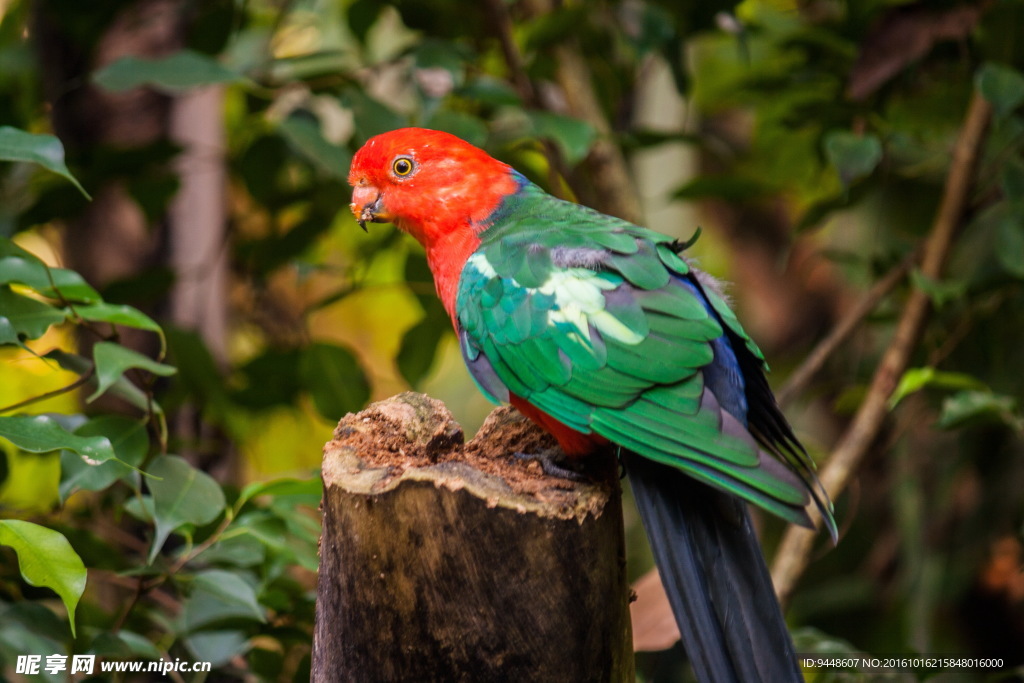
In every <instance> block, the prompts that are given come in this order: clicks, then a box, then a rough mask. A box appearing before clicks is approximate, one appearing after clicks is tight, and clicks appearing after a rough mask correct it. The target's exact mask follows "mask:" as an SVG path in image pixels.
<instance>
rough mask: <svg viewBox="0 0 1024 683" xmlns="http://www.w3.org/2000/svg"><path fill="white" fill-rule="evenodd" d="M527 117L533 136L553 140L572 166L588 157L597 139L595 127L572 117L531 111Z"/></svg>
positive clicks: (527, 113)
mask: <svg viewBox="0 0 1024 683" xmlns="http://www.w3.org/2000/svg"><path fill="white" fill-rule="evenodd" d="M526 115H527V117H529V120H530V124H531V126H532V127H533V134H534V135H535V136H537V137H539V138H548V139H550V140H552V141H553V142H554V143H555V144H556V145H557V146H558V149H559V150H560V151H561V152H562V156H563V157H565V161H566V163H568V164H569V165H570V166H575V165H576V164H578V163H579V162H580V161H582V160H583V157H585V156H587V154H588V153H589V152H590V146H591V145H592V144H594V139H595V138H596V137H597V132H596V131H595V130H594V127H593V126H591V125H590V124H589V123H587V122H586V121H580V120H579V119H574V118H572V117H570V116H562V115H561V114H552V113H551V112H546V111H530V112H526Z"/></svg>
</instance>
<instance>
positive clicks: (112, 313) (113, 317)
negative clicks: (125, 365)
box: [75, 303, 167, 351]
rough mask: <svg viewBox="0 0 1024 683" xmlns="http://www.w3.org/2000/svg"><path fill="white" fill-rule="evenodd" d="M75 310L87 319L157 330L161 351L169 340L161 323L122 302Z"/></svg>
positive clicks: (90, 305)
mask: <svg viewBox="0 0 1024 683" xmlns="http://www.w3.org/2000/svg"><path fill="white" fill-rule="evenodd" d="M75 312H76V313H78V315H80V316H81V317H82V318H84V319H85V320H90V321H93V322H105V323H111V324H112V325H124V326H125V327H134V328H137V329H140V330H147V331H149V332H155V333H157V334H158V335H159V336H160V349H161V351H163V350H164V349H165V347H166V346H167V340H166V339H165V337H164V331H163V329H161V327H160V325H158V324H157V323H156V321H155V320H153V319H152V318H150V317H149V316H148V315H146V314H145V313H143V312H142V311H140V310H138V309H137V308H132V307H131V306H124V305H120V304H108V303H98V304H84V305H81V306H75Z"/></svg>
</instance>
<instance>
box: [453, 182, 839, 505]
mask: <svg viewBox="0 0 1024 683" xmlns="http://www.w3.org/2000/svg"><path fill="white" fill-rule="evenodd" d="M480 238H481V244H480V246H479V248H478V249H477V250H476V251H475V253H474V254H473V255H472V256H471V257H470V258H469V260H468V261H467V263H466V265H465V267H464V269H463V272H462V275H461V277H460V280H459V287H458V293H457V298H456V313H457V317H458V323H459V326H460V327H461V334H462V347H463V353H464V354H465V356H466V359H467V362H469V365H470V369H471V371H472V372H473V375H474V377H475V378H476V379H477V382H478V384H479V385H480V387H481V389H483V390H484V393H485V394H487V395H488V396H489V397H490V398H491V399H492V400H495V401H497V400H499V399H503V398H505V397H504V396H499V395H497V394H496V393H495V391H494V387H495V386H500V385H504V387H507V389H508V390H509V391H510V392H511V393H513V394H515V395H518V396H520V397H521V398H523V399H526V400H528V401H529V402H531V403H532V404H534V405H535V406H537V407H538V408H540V409H541V410H543V411H544V412H546V413H548V414H549V415H551V416H552V417H554V418H556V419H557V420H559V421H560V422H562V423H563V424H565V425H567V426H569V427H571V428H573V429H575V430H577V431H580V432H583V433H585V434H598V435H600V436H603V437H605V438H606V439H609V440H610V441H612V442H614V443H616V444H618V445H620V446H622V447H624V448H627V449H629V450H632V451H634V452H636V453H638V454H640V455H642V456H645V457H648V458H651V459H653V460H656V461H658V462H662V463H665V464H669V465H672V466H674V467H677V468H679V469H680V470H682V471H684V472H686V473H687V474H689V475H690V476H692V477H695V478H697V479H699V480H701V481H703V482H705V483H707V484H710V485H712V486H715V487H717V488H720V489H723V490H726V491H728V492H730V493H734V494H736V495H738V496H741V497H742V498H745V499H747V500H748V501H751V502H753V503H756V504H758V505H760V506H762V507H764V508H765V509H767V510H769V511H771V512H773V513H775V514H777V515H779V516H780V517H783V518H784V519H787V520H789V521H792V522H796V523H801V524H806V523H807V517H806V511H805V509H804V508H805V506H806V504H807V503H808V502H809V501H810V496H811V495H813V492H814V488H813V487H814V484H815V483H816V480H815V479H814V475H813V473H812V472H811V470H810V468H809V465H808V461H807V460H806V457H805V456H803V454H802V453H796V452H795V451H794V452H792V453H789V454H788V455H789V457H788V458H786V455H787V453H786V449H787V444H785V443H783V444H773V443H769V444H761V445H759V444H758V442H757V441H755V439H754V438H753V437H752V436H751V435H750V433H749V432H748V431H747V428H746V424H745V421H746V408H745V405H746V403H745V399H740V398H738V397H735V396H733V397H731V398H726V397H722V396H716V395H715V393H714V392H712V391H711V390H710V388H709V385H708V380H707V377H708V376H707V375H706V372H705V370H706V369H708V368H710V367H711V365H712V363H714V362H719V363H721V362H722V361H721V359H718V360H717V361H716V356H715V348H716V347H715V344H716V343H717V344H719V348H720V347H721V344H723V343H725V342H724V341H723V340H725V339H727V337H728V339H729V343H730V344H731V345H732V346H731V347H730V348H732V347H735V346H736V345H739V346H741V347H745V348H743V349H735V351H736V353H737V354H739V353H740V352H741V350H742V351H743V352H745V353H749V354H750V356H751V357H752V358H753V359H755V362H756V363H757V365H758V366H763V356H762V354H761V352H760V350H759V349H758V348H757V346H756V345H755V344H754V343H753V341H751V340H750V338H749V337H748V336H747V335H746V333H745V332H744V331H743V328H742V327H741V326H740V325H739V322H738V321H737V320H736V317H735V316H734V315H733V313H732V311H731V310H729V308H728V306H727V304H726V303H725V301H723V300H722V299H721V297H720V296H718V295H717V294H716V293H715V292H714V291H711V290H709V289H708V288H703V287H701V285H700V283H699V282H698V281H697V280H696V279H695V278H694V276H693V274H692V273H691V269H690V267H689V265H688V264H687V263H686V262H685V261H684V260H683V259H682V258H680V257H679V256H678V255H677V253H676V248H675V247H674V245H673V243H672V240H671V239H670V238H668V237H666V236H664V235H660V234H658V233H655V232H652V231H650V230H646V229H644V228H640V227H638V226H635V225H632V224H630V223H626V222H624V221H621V220H618V219H615V218H611V217H608V216H605V215H603V214H600V213H597V212H595V211H592V210H590V209H587V208H585V207H581V206H578V205H575V204H571V203H568V202H563V201H560V200H557V199H555V198H553V197H551V196H549V195H547V194H545V193H543V192H542V191H541V190H539V188H536V187H535V186H534V185H532V184H529V183H526V182H525V181H524V184H523V186H522V189H521V190H520V191H519V192H518V193H517V194H515V195H512V196H510V197H509V198H507V199H506V201H505V203H504V204H503V205H502V207H501V208H500V209H499V210H498V211H497V212H496V214H495V215H494V216H493V217H492V220H491V222H490V224H489V225H488V226H486V228H485V229H484V230H483V231H482V232H481V234H480ZM700 294H703V296H704V297H706V301H707V304H705V302H704V301H702V300H701V299H700V298H699V295H700ZM716 340H717V342H716ZM481 356H482V358H481ZM484 361H486V362H484ZM733 363H735V360H734V361H733ZM757 371H758V372H760V371H761V369H758V370H757ZM737 372H738V371H737ZM495 379H496V380H497V381H495ZM719 391H720V390H719ZM739 391H740V393H742V390H741V389H740V390H739ZM727 401H733V402H736V401H743V403H742V405H743V406H744V407H743V410H742V412H743V414H739V415H737V414H731V413H730V412H729V411H728V410H727V409H726V408H725V407H723V405H724V404H725V403H726V402H727ZM772 408H773V409H775V408H774V403H773V404H772ZM733 410H734V412H740V411H739V410H738V409H735V408H734V409H733ZM775 410H777V409H775ZM787 429H788V428H787ZM766 448H768V449H770V450H771V451H772V452H773V453H775V454H778V455H781V456H783V457H784V458H786V460H787V462H786V463H785V465H782V464H781V463H779V462H777V461H776V460H775V459H774V458H773V457H772V456H771V455H769V454H768V453H767V452H766ZM790 450H792V449H790ZM815 499H816V501H817V502H818V504H819V506H820V507H822V510H823V512H824V513H825V517H826V519H827V521H828V523H829V524H830V525H834V522H832V521H831V514H830V510H827V509H826V508H827V505H825V504H823V503H822V502H821V500H820V499H819V498H817V496H815Z"/></svg>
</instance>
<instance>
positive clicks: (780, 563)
mask: <svg viewBox="0 0 1024 683" xmlns="http://www.w3.org/2000/svg"><path fill="white" fill-rule="evenodd" d="M991 118H992V106H991V105H990V104H989V103H988V101H986V100H985V99H984V98H983V97H982V96H981V95H980V94H979V93H978V92H977V91H975V92H974V94H973V95H972V97H971V101H970V104H969V105H968V108H967V114H966V116H965V118H964V122H963V124H962V126H961V129H960V134H959V137H958V139H957V142H956V145H955V147H954V149H953V157H952V162H951V164H950V168H949V174H948V175H947V178H946V185H945V189H944V191H943V194H942V200H941V202H940V204H939V209H938V212H937V214H936V216H935V220H934V222H933V224H932V229H931V232H930V234H929V235H928V238H927V240H926V242H925V243H924V247H923V252H922V258H921V273H922V274H923V275H925V276H926V277H929V278H932V279H934V280H938V279H939V278H940V276H941V275H942V270H943V266H944V265H945V263H946V258H947V256H948V255H949V252H950V248H951V246H952V244H953V241H954V238H955V237H956V234H957V231H958V229H959V227H960V224H961V217H962V216H963V213H964V209H965V207H966V206H967V201H968V197H969V194H970V191H971V188H972V187H973V186H974V178H975V171H976V168H977V165H978V159H979V157H980V156H981V151H982V149H983V146H984V142H985V138H986V132H987V130H988V126H989V122H990V120H991ZM930 309H931V298H930V297H929V296H928V294H927V292H925V291H923V290H921V289H914V290H912V291H911V293H910V295H909V297H908V299H907V303H906V304H905V306H904V307H903V312H902V313H901V315H900V318H899V322H898V323H897V326H896V331H895V334H894V335H893V338H892V341H891V342H890V344H889V347H888V348H887V349H886V351H885V353H884V355H883V356H882V359H881V361H880V362H879V364H878V367H877V368H876V370H875V374H874V377H873V378H872V381H871V385H870V388H869V389H868V393H867V396H865V398H864V401H863V402H862V403H861V405H860V408H859V409H858V410H857V413H856V415H855V416H854V418H853V420H852V422H851V423H850V425H849V427H848V428H847V430H846V432H845V433H844V434H843V436H842V438H841V439H840V440H839V443H838V444H837V445H836V446H835V448H834V449H833V450H832V453H831V455H830V456H829V457H828V460H827V461H826V462H825V466H824V467H823V468H822V470H821V474H820V479H821V483H822V484H823V485H824V486H825V489H826V490H827V491H828V492H829V495H830V496H832V497H833V498H835V497H836V496H838V495H839V493H840V492H842V491H843V489H844V488H846V485H847V483H848V482H849V480H850V477H851V476H853V473H854V472H855V471H856V469H857V467H858V465H859V464H860V462H861V461H862V460H863V458H864V455H865V454H866V453H867V452H868V449H869V448H870V446H871V444H872V443H873V442H874V441H875V439H876V437H877V436H878V434H879V431H880V430H881V428H882V425H883V423H884V422H885V418H886V416H887V415H888V414H889V398H890V396H892V393H893V391H895V389H896V386H897V384H898V382H899V379H900V377H901V376H902V374H903V372H904V371H905V370H906V369H907V367H908V365H909V361H910V356H911V354H912V353H913V351H914V349H915V348H916V347H917V342H918V340H919V339H920V337H921V333H922V331H923V329H924V325H925V322H926V320H927V318H928V313H929V311H930ZM812 514H813V515H814V519H815V521H816V523H819V522H820V516H818V515H817V513H816V512H814V513H812ZM816 535H817V534H816V533H815V532H814V531H810V530H807V529H802V528H797V527H790V528H789V529H788V530H787V532H786V535H785V536H784V537H783V539H782V543H781V544H780V546H779V550H778V552H777V554H776V557H775V562H774V563H773V565H772V580H773V581H774V583H775V591H776V593H777V594H778V596H779V600H780V602H782V603H783V604H785V603H786V602H788V601H789V599H790V597H791V596H792V594H793V591H794V589H795V587H796V584H797V581H799V579H800V576H801V575H802V574H803V572H804V570H805V569H806V568H807V564H808V562H809V561H810V557H811V550H812V547H813V543H814V539H815V538H816Z"/></svg>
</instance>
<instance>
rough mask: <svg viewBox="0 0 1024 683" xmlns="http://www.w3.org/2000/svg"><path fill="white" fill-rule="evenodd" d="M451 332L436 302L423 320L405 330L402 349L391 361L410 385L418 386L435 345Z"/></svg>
mask: <svg viewBox="0 0 1024 683" xmlns="http://www.w3.org/2000/svg"><path fill="white" fill-rule="evenodd" d="M433 301H434V302H436V301H437V300H436V299H433ZM451 329H452V325H451V322H450V321H449V320H448V316H447V314H446V313H445V312H444V309H443V308H442V307H441V305H440V304H439V303H433V304H429V305H428V307H427V314H426V315H425V316H424V317H423V319H422V320H420V321H419V322H418V323H416V324H415V325H413V326H412V327H411V328H409V331H408V332H406V333H405V336H403V337H402V346H401V347H400V348H399V350H398V356H397V357H396V358H395V362H396V363H397V364H398V370H399V372H401V373H402V377H404V378H405V381H407V382H408V383H409V384H410V386H413V387H417V386H419V383H420V382H421V381H422V380H423V378H424V377H426V375H427V373H428V372H429V371H430V368H431V366H432V365H433V364H434V359H435V358H436V357H437V347H438V345H439V344H440V343H441V340H442V339H444V336H445V335H446V334H447V333H448V331H449V330H451Z"/></svg>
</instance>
